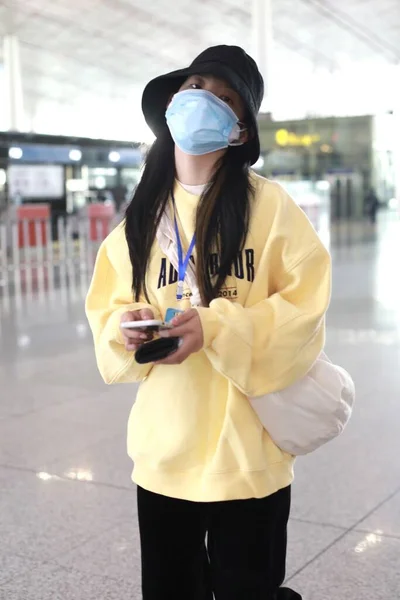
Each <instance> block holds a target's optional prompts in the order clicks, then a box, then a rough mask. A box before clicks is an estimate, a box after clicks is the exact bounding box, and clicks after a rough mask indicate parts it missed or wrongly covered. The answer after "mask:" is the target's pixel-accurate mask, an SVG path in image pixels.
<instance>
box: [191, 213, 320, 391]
mask: <svg viewBox="0 0 400 600" xmlns="http://www.w3.org/2000/svg"><path fill="white" fill-rule="evenodd" d="M306 227H309V228H311V225H309V224H308V223H307V225H306ZM300 237H301V236H300ZM306 238H307V240H308V241H309V240H310V238H311V240H313V243H311V244H310V245H308V248H307V249H304V248H303V251H302V252H300V253H299V252H298V253H297V258H296V259H295V260H294V261H292V262H291V264H287V261H285V258H284V257H283V258H281V259H278V258H277V259H276V260H275V261H274V263H273V264H271V263H269V265H266V264H265V263H263V261H261V264H260V267H259V273H258V275H257V276H256V278H257V277H258V278H259V281H258V285H260V287H262V284H260V279H262V277H264V278H265V277H266V273H267V272H268V270H269V271H271V270H272V271H273V273H274V275H273V280H274V288H275V289H274V290H273V293H272V294H271V295H269V297H266V298H265V299H262V300H260V301H258V302H255V303H254V305H252V306H249V307H243V306H241V305H239V304H238V303H231V302H230V301H229V300H226V299H217V300H214V301H213V302H211V304H210V307H209V308H199V309H198V310H199V314H200V318H201V322H202V326H203V333H204V350H205V352H206V354H207V356H208V358H209V360H210V361H211V363H212V365H213V367H214V368H215V369H216V370H217V371H218V372H220V373H221V374H222V375H224V376H225V377H227V378H228V379H229V380H230V381H231V382H232V383H233V384H234V385H235V386H236V387H237V388H239V389H240V390H241V391H242V392H243V393H244V394H246V395H247V396H249V397H256V396H262V395H264V394H268V393H270V392H273V391H277V390H280V389H284V388H285V387H287V386H289V385H291V384H292V383H294V382H295V381H296V380H298V379H300V378H301V377H303V376H304V375H305V374H306V373H307V372H308V371H309V369H310V368H311V366H312V365H313V363H314V362H315V360H316V359H317V357H318V355H319V353H320V352H321V350H322V348H323V346H324V341H325V319H324V316H325V312H326V310H327V308H328V305H329V300H330V287H331V269H330V257H329V254H328V252H327V250H326V249H325V248H324V247H323V245H322V244H321V243H320V241H319V239H318V238H317V235H316V234H315V232H314V231H312V233H310V231H308V232H307V235H306ZM293 243H294V244H297V243H299V248H302V243H301V241H296V240H294V242H293ZM280 245H281V244H277V246H280ZM279 255H280V256H281V253H280V251H279ZM285 263H286V264H285ZM264 268H265V273H264V274H263V273H262V271H263V269H264ZM254 283H256V281H255V282H254ZM254 283H253V285H254Z"/></svg>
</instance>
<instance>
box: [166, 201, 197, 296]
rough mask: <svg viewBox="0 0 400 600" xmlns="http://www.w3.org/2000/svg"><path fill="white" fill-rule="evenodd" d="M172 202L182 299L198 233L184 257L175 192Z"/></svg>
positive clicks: (177, 292)
mask: <svg viewBox="0 0 400 600" xmlns="http://www.w3.org/2000/svg"><path fill="white" fill-rule="evenodd" d="M172 204H173V206H174V221H175V235H176V245H177V246H178V289H177V291H176V299H177V300H182V298H183V289H184V285H185V277H186V272H187V269H188V266H189V261H190V257H191V256H192V254H193V250H194V246H195V244H196V235H194V236H193V238H192V241H191V242H190V246H189V250H188V251H187V254H186V256H185V257H184V256H183V248H182V241H181V236H180V234H179V227H178V219H177V216H176V205H175V198H174V195H173V194H172Z"/></svg>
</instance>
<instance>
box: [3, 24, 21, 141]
mask: <svg viewBox="0 0 400 600" xmlns="http://www.w3.org/2000/svg"><path fill="white" fill-rule="evenodd" d="M3 57H4V88H5V104H6V128H7V129H9V130H10V131H22V130H23V129H24V120H25V115H24V103H23V92H22V75H21V62H20V56H19V41H18V38H17V36H16V35H6V36H5V38H4V42H3Z"/></svg>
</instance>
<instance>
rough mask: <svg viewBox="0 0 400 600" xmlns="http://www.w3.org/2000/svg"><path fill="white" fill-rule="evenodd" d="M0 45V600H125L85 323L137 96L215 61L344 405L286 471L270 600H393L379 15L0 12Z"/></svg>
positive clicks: (125, 196)
mask: <svg viewBox="0 0 400 600" xmlns="http://www.w3.org/2000/svg"><path fill="white" fill-rule="evenodd" d="M0 42H1V48H0V539H1V544H0V599H1V600H58V599H60V600H140V599H141V598H142V590H141V555H140V543H139V531H138V523H137V499H136V489H135V485H134V483H133V482H132V480H131V473H132V462H131V460H130V458H129V457H128V456H127V451H126V430H127V422H128V417H129V413H130V411H131V408H132V405H133V404H134V402H135V397H136V392H137V385H136V384H124V385H110V386H107V385H106V384H105V383H104V382H103V380H102V378H101V377H100V375H99V372H98V369H97V366H96V359H95V353H94V347H93V339H92V333H91V330H90V327H89V324H88V322H87V319H86V316H85V305H84V303H85V297H86V294H87V291H88V287H89V284H90V280H91V276H92V273H93V266H94V262H95V258H96V254H97V251H98V249H99V246H100V244H101V243H102V241H103V240H104V239H105V238H106V237H107V235H108V234H109V233H110V232H111V231H112V230H113V228H115V227H116V226H117V225H118V223H120V222H121V221H122V220H123V218H124V213H125V209H126V207H127V206H128V204H129V201H130V198H131V197H132V194H133V193H134V190H135V188H136V186H137V184H138V182H139V181H140V177H141V173H142V170H141V168H142V164H143V160H144V158H145V156H146V153H147V151H148V149H149V147H150V145H151V144H152V142H153V141H154V136H153V134H152V132H151V131H150V129H149V128H148V127H147V125H146V123H145V121H144V118H143V116H142V113H141V96H142V92H143V88H144V86H145V85H146V83H147V82H148V81H149V80H150V79H152V78H153V77H156V76H157V75H159V74H162V73H167V72H169V71H172V70H175V69H179V68H181V67H183V66H186V65H188V64H190V63H191V61H192V60H193V59H194V58H195V57H196V56H197V55H198V54H199V53H200V52H201V51H202V50H203V49H205V48H207V47H209V46H213V45H217V44H233V45H239V46H241V47H243V48H244V49H245V50H246V51H247V52H248V53H249V54H250V55H252V56H253V57H254V58H255V59H256V61H257V64H258V66H259V68H260V71H261V72H262V74H263V76H264V81H265V90H266V93H265V98H264V101H263V104H262V106H261V111H260V114H259V119H258V127H259V136H260V142H261V154H260V157H259V159H258V161H257V162H256V163H255V165H254V167H253V168H254V170H255V171H256V172H257V173H258V174H259V175H262V176H264V177H267V178H269V179H272V180H275V181H278V182H279V183H280V184H281V185H282V186H283V187H284V188H285V189H286V190H287V191H288V192H289V194H290V195H291V196H292V197H293V198H294V200H295V201H296V202H297V203H298V204H299V205H300V207H301V208H302V209H303V210H304V212H305V213H306V214H307V216H308V217H309V219H310V221H311V223H312V225H313V226H314V228H315V229H316V231H317V233H318V234H319V236H320V238H321V240H322V241H323V243H324V244H325V245H326V246H327V248H328V249H329V251H330V252H331V255H332V281H333V287H332V299H331V304H330V307H329V310H328V313H327V327H326V352H327V354H328V355H329V357H330V359H331V360H332V361H333V362H334V363H335V364H338V365H340V366H341V367H343V368H344V369H346V370H347V371H348V372H349V373H350V375H351V376H352V378H353V380H354V383H355V389H356V402H355V405H354V410H353V415H352V418H351V420H350V422H349V424H348V425H347V427H346V428H345V430H344V432H343V433H342V434H341V435H340V436H339V437H337V438H336V439H334V440H333V441H331V442H330V443H328V444H326V445H325V446H323V447H321V448H319V449H318V450H316V451H315V452H313V453H310V454H308V455H306V456H302V457H299V458H297V460H296V464H295V480H294V483H293V486H292V508H291V516H290V520H289V527H288V555H287V568H286V580H285V586H287V587H290V588H293V590H296V591H297V592H298V593H299V594H301V597H302V599H303V600H400V459H399V451H400V442H399V440H400V435H399V431H400V419H399V399H400V270H399V267H398V262H399V257H400V219H399V217H400V0H348V1H347V2H344V1H342V0H328V1H324V0H296V2H294V0H246V1H244V0H207V1H206V0H173V1H170V2H167V0H152V2H148V3H143V2H141V1H140V0H85V2H84V3H82V2H78V0H68V1H67V0H0ZM170 368H172V367H170ZM165 426H166V427H168V423H165ZM215 598H216V600H218V596H216V597H215ZM165 600H173V599H172V598H169V597H168V598H167V597H166V598H165ZM187 600H192V599H191V598H187ZM243 600H252V597H250V596H248V598H243Z"/></svg>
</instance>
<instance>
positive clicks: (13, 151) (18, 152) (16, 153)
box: [8, 146, 23, 160]
mask: <svg viewBox="0 0 400 600" xmlns="http://www.w3.org/2000/svg"><path fill="white" fill-rule="evenodd" d="M22 155H23V152H22V148H18V146H12V147H11V148H9V150H8V156H9V157H10V158H14V159H15V160H19V159H20V158H22Z"/></svg>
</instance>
